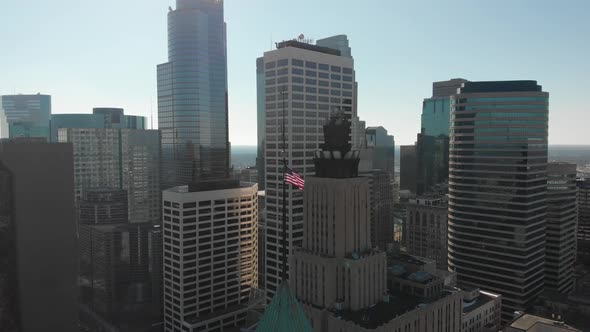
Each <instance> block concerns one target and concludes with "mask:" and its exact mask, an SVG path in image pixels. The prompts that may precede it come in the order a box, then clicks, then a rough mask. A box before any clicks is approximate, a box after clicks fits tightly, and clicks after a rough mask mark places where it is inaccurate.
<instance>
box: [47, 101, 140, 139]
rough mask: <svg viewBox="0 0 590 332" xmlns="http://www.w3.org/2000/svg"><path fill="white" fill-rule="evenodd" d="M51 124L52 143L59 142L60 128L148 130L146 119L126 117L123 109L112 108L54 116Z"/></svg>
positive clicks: (99, 108) (133, 116)
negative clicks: (89, 112) (90, 112)
mask: <svg viewBox="0 0 590 332" xmlns="http://www.w3.org/2000/svg"><path fill="white" fill-rule="evenodd" d="M50 123H51V125H50V133H51V135H50V140H51V142H58V141H59V138H58V131H59V129H60V128H76V129H83V128H84V129H90V128H94V129H138V130H143V129H147V128H146V118H145V117H143V116H136V115H125V114H124V111H123V109H122V108H112V107H109V108H104V107H97V108H94V109H93V110H92V114H53V115H51V122H50Z"/></svg>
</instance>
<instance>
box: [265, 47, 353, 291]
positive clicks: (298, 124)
mask: <svg viewBox="0 0 590 332" xmlns="http://www.w3.org/2000/svg"><path fill="white" fill-rule="evenodd" d="M337 39H338V40H340V42H342V41H343V40H345V41H346V38H344V39H343V38H337ZM340 44H341V43H340ZM346 44H347V43H346ZM340 46H342V45H340ZM262 59H263V60H262V64H261V63H258V64H259V65H263V66H264V84H258V88H259V89H264V111H265V112H264V114H265V121H266V124H265V137H264V140H265V144H266V145H265V149H264V153H265V157H264V162H265V170H264V172H265V176H266V179H265V189H266V220H265V222H266V257H265V259H266V263H265V266H266V271H265V274H266V281H265V287H266V292H267V297H268V299H270V298H272V296H273V295H274V293H275V291H276V290H277V288H278V286H279V284H280V282H281V276H280V274H281V273H280V270H281V263H280V259H281V258H280V256H281V253H280V250H279V248H280V243H281V241H282V235H281V224H282V219H281V218H282V212H281V205H282V183H283V165H282V159H283V155H282V152H281V151H282V150H283V146H282V141H283V136H282V123H283V107H284V109H285V114H284V116H285V136H286V137H285V140H286V149H285V151H286V155H285V157H286V160H287V165H288V166H289V167H290V168H292V169H293V170H295V171H296V172H297V173H299V174H300V175H301V176H303V177H305V176H306V175H310V174H313V171H314V165H313V154H314V152H315V151H316V150H317V149H318V148H319V144H320V143H322V141H323V137H322V134H321V133H322V125H323V124H324V122H325V121H326V120H327V119H328V117H329V114H330V112H331V111H334V110H340V111H342V112H343V113H344V114H345V115H346V116H347V117H348V119H349V120H350V119H352V118H354V117H356V107H355V106H356V101H355V99H356V84H355V73H354V61H353V59H352V57H349V56H344V55H342V52H341V50H339V49H333V48H327V47H323V46H318V45H312V44H307V43H304V42H300V41H295V40H289V41H285V42H282V43H278V44H277V49H276V50H272V51H269V52H266V53H264V56H263V58H262ZM259 62H260V60H259ZM259 68H260V67H259ZM259 77H260V76H259ZM258 92H259V94H258V95H259V97H260V95H261V93H262V92H261V91H260V90H259V91H258ZM259 100H260V99H259ZM259 107H260V105H259ZM349 137H350V133H349ZM349 139H350V138H349ZM286 193H287V209H286V211H287V213H286V215H287V227H288V228H287V242H288V246H287V248H288V250H289V253H291V252H292V251H293V249H294V247H299V246H301V245H302V239H303V194H302V193H301V191H299V190H298V189H296V188H292V187H291V186H289V187H288V188H287V191H286Z"/></svg>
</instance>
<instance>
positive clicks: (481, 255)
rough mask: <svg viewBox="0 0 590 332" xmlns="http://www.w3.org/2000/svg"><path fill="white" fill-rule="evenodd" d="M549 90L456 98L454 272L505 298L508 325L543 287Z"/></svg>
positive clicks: (465, 90)
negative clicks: (515, 312) (514, 315)
mask: <svg viewBox="0 0 590 332" xmlns="http://www.w3.org/2000/svg"><path fill="white" fill-rule="evenodd" d="M548 105H549V93H547V92H543V91H542V87H541V86H540V85H537V82H536V81H500V82H466V83H464V84H463V87H461V89H460V92H459V94H457V95H456V96H452V97H451V108H452V113H451V119H452V126H451V143H450V144H451V150H450V165H449V230H448V236H449V248H448V250H449V260H448V263H449V270H451V271H455V272H457V276H458V282H459V284H463V285H468V286H475V287H480V288H481V289H484V290H490V291H492V292H494V293H500V294H502V297H503V300H502V306H503V308H502V314H503V321H507V320H508V319H510V317H511V316H512V313H513V312H514V311H517V310H524V309H526V308H528V307H529V306H530V305H531V303H532V301H533V300H534V299H535V297H536V296H537V295H538V294H539V293H540V292H541V291H542V290H543V288H544V277H545V234H546V223H547V199H546V193H547V119H548V112H549V111H548Z"/></svg>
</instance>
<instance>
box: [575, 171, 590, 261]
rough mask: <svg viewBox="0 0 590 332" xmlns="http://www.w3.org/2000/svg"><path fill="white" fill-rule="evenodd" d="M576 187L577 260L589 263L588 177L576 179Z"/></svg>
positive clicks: (589, 182)
mask: <svg viewBox="0 0 590 332" xmlns="http://www.w3.org/2000/svg"><path fill="white" fill-rule="evenodd" d="M577 187H578V232H577V238H578V252H577V256H578V260H579V261H580V262H585V263H587V264H590V179H580V180H578V181H577Z"/></svg>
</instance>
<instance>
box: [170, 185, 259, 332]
mask: <svg viewBox="0 0 590 332" xmlns="http://www.w3.org/2000/svg"><path fill="white" fill-rule="evenodd" d="M257 189H258V187H257V185H256V184H252V183H241V184H240V183H238V182H235V181H225V182H220V181H215V182H201V183H199V184H194V185H189V186H182V187H175V188H171V189H168V190H165V191H164V193H163V203H164V206H163V218H164V228H163V233H164V235H163V242H164V323H165V331H166V332H173V331H188V332H195V331H225V330H227V329H232V328H234V329H235V328H236V327H243V326H244V323H245V321H246V316H247V310H248V300H249V295H250V291H251V289H253V288H256V287H257V285H258V271H257V267H258V252H257V223H258V220H257V213H258V206H257Z"/></svg>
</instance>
